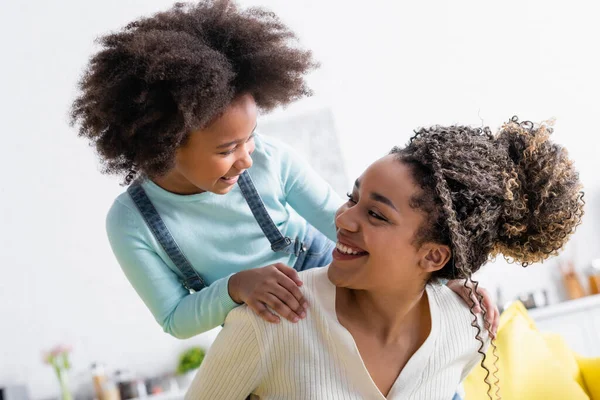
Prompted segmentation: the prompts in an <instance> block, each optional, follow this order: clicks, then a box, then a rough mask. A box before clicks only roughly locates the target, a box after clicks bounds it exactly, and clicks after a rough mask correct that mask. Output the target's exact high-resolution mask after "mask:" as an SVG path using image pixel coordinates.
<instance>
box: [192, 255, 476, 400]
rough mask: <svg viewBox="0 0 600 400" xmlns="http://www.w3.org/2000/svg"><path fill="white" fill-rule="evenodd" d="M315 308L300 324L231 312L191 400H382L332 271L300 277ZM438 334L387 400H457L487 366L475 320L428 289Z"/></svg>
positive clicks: (441, 290) (441, 292) (440, 291)
mask: <svg viewBox="0 0 600 400" xmlns="http://www.w3.org/2000/svg"><path fill="white" fill-rule="evenodd" d="M300 278H301V279H302V281H303V282H304V285H303V286H302V291H303V293H304V296H305V297H306V299H307V300H308V302H309V304H310V309H309V311H308V313H307V314H308V315H307V317H306V318H305V319H304V320H302V321H300V322H299V323H297V324H292V323H290V322H287V321H286V320H284V319H282V320H281V323H279V324H271V323H268V322H265V321H263V320H262V319H261V318H260V317H258V316H256V315H255V314H254V312H253V311H252V310H250V309H249V308H247V307H238V308H237V309H235V310H233V311H232V312H230V313H229V316H228V317H227V320H226V322H225V327H224V328H223V330H222V331H221V333H220V334H219V336H218V337H217V339H216V340H215V342H214V343H213V345H212V346H211V348H210V350H209V352H208V354H207V356H206V358H205V359H204V362H203V363H202V365H201V367H200V370H199V372H198V374H197V375H196V378H195V379H194V382H193V383H192V386H191V388H190V390H189V391H188V393H187V394H186V397H185V398H186V400H201V399H206V400H216V399H218V400H237V399H239V400H243V399H245V398H246V397H247V396H248V395H249V394H251V393H252V394H254V395H256V396H258V397H259V398H260V399H261V400H276V399H277V400H279V399H281V400H294V399H297V400H308V399H315V400H371V399H373V400H382V399H386V397H385V396H383V395H382V394H381V392H380V391H379V389H378V388H377V386H376V385H375V383H374V382H373V380H372V379H371V376H370V375H369V373H368V371H367V369H366V367H365V365H364V363H363V361H362V358H361V356H360V353H359V351H358V348H357V347H356V343H355V342H354V339H353V337H352V335H351V334H350V332H348V330H347V329H346V328H344V327H343V326H342V325H341V324H340V323H339V321H338V319H337V315H336V313H335V293H336V290H335V286H334V285H333V284H332V283H331V282H330V281H329V279H328V277H327V267H325V268H315V269H312V270H309V271H304V272H301V273H300ZM427 295H428V298H429V306H430V309H431V319H432V324H431V332H430V334H429V336H428V337H427V339H426V340H425V342H424V343H423V345H422V346H421V347H420V348H419V349H418V350H417V352H416V353H415V354H414V355H413V356H412V357H411V359H410V360H409V361H408V363H407V364H406V366H405V367H404V369H403V370H402V372H401V373H400V375H399V376H398V378H397V379H396V382H395V383H394V385H393V387H392V389H391V390H390V392H389V394H388V396H387V399H394V400H400V399H402V400H437V399H439V400H450V399H451V398H452V396H453V395H454V393H455V391H456V389H457V387H458V385H459V383H460V382H461V381H462V380H463V379H464V377H465V376H466V375H467V374H468V373H469V371H470V370H471V368H473V367H474V366H475V365H476V364H477V363H478V362H479V360H480V356H479V354H478V353H477V348H478V347H479V342H478V341H477V340H475V328H473V327H471V320H472V316H471V314H470V313H469V309H468V308H467V306H466V304H465V303H464V302H463V301H462V300H461V299H460V298H459V297H458V296H457V295H455V294H454V293H453V292H452V291H451V290H450V289H448V288H446V287H445V286H438V285H435V286H434V285H428V286H427Z"/></svg>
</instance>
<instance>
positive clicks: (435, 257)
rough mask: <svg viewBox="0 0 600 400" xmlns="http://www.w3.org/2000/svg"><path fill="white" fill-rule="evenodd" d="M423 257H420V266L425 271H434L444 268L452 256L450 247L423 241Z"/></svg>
mask: <svg viewBox="0 0 600 400" xmlns="http://www.w3.org/2000/svg"><path fill="white" fill-rule="evenodd" d="M422 250H423V257H422V258H421V263H420V266H421V268H423V270H424V271H425V272H429V273H431V272H434V271H438V270H440V269H442V268H444V265H446V263H448V261H449V260H450V257H451V256H452V251H451V250H450V247H448V246H446V245H443V244H437V243H425V244H424V245H423V249H422Z"/></svg>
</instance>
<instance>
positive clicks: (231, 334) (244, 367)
mask: <svg viewBox="0 0 600 400" xmlns="http://www.w3.org/2000/svg"><path fill="white" fill-rule="evenodd" d="M252 317H253V316H252V315H251V313H250V312H249V311H248V310H246V309H237V310H235V311H233V312H232V313H230V314H229V316H228V317H227V321H226V322H225V327H224V328H223V330H221V332H220V333H219V336H217V339H216V340H215V342H214V343H213V344H212V346H211V347H210V350H209V351H208V354H207V355H206V358H205V359H204V360H203V361H202V364H201V365H200V370H199V371H198V374H196V377H195V378H194V381H193V382H192V386H191V387H190V389H189V391H188V392H187V394H186V396H185V400H214V399H228V400H229V399H230V400H238V399H239V400H244V399H246V397H248V395H249V394H250V393H252V391H253V390H254V389H256V388H257V387H258V385H259V383H260V381H261V378H262V376H263V364H262V360H261V351H260V349H259V345H258V340H257V336H256V331H255V330H254V327H253V325H252V322H251V321H250V318H252ZM263 356H264V354H263Z"/></svg>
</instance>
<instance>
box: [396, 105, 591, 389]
mask: <svg viewBox="0 0 600 400" xmlns="http://www.w3.org/2000/svg"><path fill="white" fill-rule="evenodd" d="M551 133H552V128H551V126H550V125H549V124H548V123H543V124H540V125H536V124H533V123H531V122H519V120H518V119H517V118H516V117H513V118H512V119H511V120H510V121H509V122H507V123H506V124H504V126H503V127H502V128H501V129H500V131H499V132H498V133H496V134H495V135H492V134H491V131H490V129H489V128H487V127H485V128H471V127H468V126H450V127H441V126H434V127H431V128H424V129H420V130H417V131H416V132H415V135H414V136H413V138H412V139H411V140H410V143H409V144H408V145H407V146H406V147H404V148H401V149H400V148H394V149H393V150H392V154H395V155H396V156H397V158H398V160H399V161H401V162H403V163H405V164H406V165H408V166H410V167H411V170H412V172H413V177H414V179H415V182H416V183H417V185H419V186H420V187H421V188H422V192H421V193H420V195H419V196H418V197H416V198H414V199H412V201H411V203H412V206H413V207H414V208H416V209H420V210H423V211H424V212H425V213H426V215H427V218H428V220H427V222H426V223H424V224H423V226H422V227H421V229H420V231H419V233H418V235H417V237H416V238H415V242H416V245H417V246H418V245H420V244H421V243H425V242H435V243H441V244H446V245H448V246H450V248H451V249H452V257H451V259H450V261H449V262H448V263H447V264H446V265H445V266H444V268H442V269H441V270H439V271H436V272H434V273H433V276H432V278H434V279H436V278H444V279H465V287H467V288H469V290H470V291H471V294H472V295H473V292H477V285H478V283H477V282H476V281H473V280H472V279H471V275H472V274H473V273H475V272H476V271H477V270H479V268H481V266H482V265H483V264H485V263H486V262H487V261H488V260H489V259H490V258H491V257H494V256H496V255H498V254H502V255H503V256H504V257H505V258H506V259H507V260H509V261H513V262H518V263H520V264H521V265H522V266H523V267H526V266H527V265H529V264H531V263H534V262H541V261H543V260H545V259H546V258H548V257H550V256H552V255H555V254H557V252H558V251H559V250H560V249H561V248H562V247H563V246H564V245H565V243H566V242H567V240H568V238H569V236H570V235H571V234H572V233H573V231H574V230H575V228H576V227H577V226H578V225H579V224H580V223H581V217H582V216H583V206H584V201H583V192H582V190H581V189H582V186H581V184H580V182H579V176H578V173H577V171H576V170H575V168H574V166H573V162H572V161H571V160H570V159H569V158H568V155H567V151H566V150H565V149H564V148H563V147H561V146H559V145H558V144H555V143H552V142H551V141H550V140H548V138H549V135H550V134H551ZM469 282H470V283H471V284H470V285H468V283H469ZM478 298H479V301H480V303H481V304H483V303H482V299H481V295H479V294H478ZM473 308H474V304H473V305H472V306H471V313H472V314H473V318H474V320H473V326H474V327H475V328H476V329H477V335H476V338H477V339H478V340H479V341H480V342H481V347H480V349H479V352H480V353H481V354H482V355H483V360H485V354H484V353H483V344H484V342H483V339H482V338H481V329H480V328H479V326H478V324H477V319H476V317H475V314H474V313H473ZM483 311H484V316H485V310H483ZM486 329H488V330H489V326H486ZM492 347H493V350H494V351H495V345H494V344H493V343H492ZM482 366H483V361H482ZM484 368H485V369H486V370H487V372H488V376H487V377H486V382H487V383H488V385H489V389H490V391H491V384H490V382H489V381H488V380H487V378H488V377H489V374H490V371H489V370H488V369H487V368H486V367H485V366H484ZM496 379H497V378H496ZM496 383H497V381H496ZM488 395H490V398H491V394H490V392H488Z"/></svg>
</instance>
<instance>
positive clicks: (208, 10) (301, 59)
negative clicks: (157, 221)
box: [71, 0, 317, 183]
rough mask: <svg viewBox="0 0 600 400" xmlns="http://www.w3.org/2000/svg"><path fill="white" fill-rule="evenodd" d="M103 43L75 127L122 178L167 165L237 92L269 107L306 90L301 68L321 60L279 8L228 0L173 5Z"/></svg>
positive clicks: (76, 109) (74, 113)
mask: <svg viewBox="0 0 600 400" xmlns="http://www.w3.org/2000/svg"><path fill="white" fill-rule="evenodd" d="M98 42H99V44H100V45H101V46H102V48H101V50H100V51H98V52H97V53H96V54H95V55H94V56H93V57H92V59H91V60H90V63H89V65H88V67H87V70H86V72H85V74H84V75H83V78H82V79H81V81H80V83H79V88H80V93H79V95H78V97H77V99H76V100H75V101H74V103H73V106H72V109H71V124H72V125H78V127H79V135H80V136H83V137H85V138H87V139H89V140H90V141H91V143H92V144H93V145H95V147H96V150H97V152H98V153H99V155H100V158H101V159H102V162H103V164H104V172H105V173H112V174H119V175H124V176H126V183H130V182H131V180H132V179H133V178H134V177H135V171H139V172H142V173H144V174H146V175H149V176H155V175H160V174H162V173H164V172H166V171H168V170H169V169H170V168H171V167H172V165H173V162H174V157H175V151H176V149H177V148H178V147H180V146H181V145H182V144H183V143H185V140H186V138H187V136H188V135H189V133H190V132H191V131H195V130H197V129H200V128H202V127H205V126H206V125H207V124H208V123H209V122H210V121H211V120H213V119H214V118H215V117H217V116H218V115H219V114H220V113H222V112H223V111H224V110H225V108H227V106H228V105H229V104H230V103H231V102H232V100H233V99H234V98H235V97H236V96H239V95H241V94H251V95H252V96H253V97H254V100H255V101H256V103H257V105H258V107H259V108H260V109H262V110H270V109H273V108H274V107H277V106H279V105H285V104H288V103H290V102H292V101H294V100H296V99H299V98H301V97H303V96H308V95H310V94H311V91H310V90H309V88H308V87H307V85H306V83H305V81H304V75H305V73H306V72H308V71H310V70H311V69H313V68H315V67H316V66H317V64H316V63H315V62H314V61H313V59H312V55H311V53H310V52H309V51H306V50H303V49H300V48H298V47H296V46H295V43H296V42H297V38H296V36H295V35H294V33H292V32H291V31H290V30H289V29H288V28H287V27H286V26H285V25H284V24H282V23H281V21H280V20H279V19H278V18H277V16H276V15H275V14H273V13H272V12H269V11H266V10H264V9H261V8H251V9H248V10H240V9H239V8H238V7H237V6H236V5H235V4H234V3H233V2H231V1H228V0H206V1H201V2H199V3H197V4H184V3H177V4H175V6H174V7H173V8H171V9H170V10H168V11H165V12H160V13H157V14H155V15H154V16H152V17H150V18H142V19H139V20H137V21H134V22H132V23H130V24H129V25H127V26H126V27H125V28H123V29H122V30H120V31H119V32H117V33H113V34H109V35H107V36H104V37H101V38H100V39H99V40H98Z"/></svg>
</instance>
